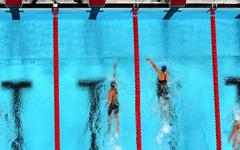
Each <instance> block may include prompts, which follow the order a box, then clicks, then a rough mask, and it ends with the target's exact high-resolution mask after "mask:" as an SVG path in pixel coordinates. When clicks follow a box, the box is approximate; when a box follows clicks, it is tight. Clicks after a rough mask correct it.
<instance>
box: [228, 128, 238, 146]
mask: <svg viewBox="0 0 240 150" xmlns="http://www.w3.org/2000/svg"><path fill="white" fill-rule="evenodd" d="M236 131H237V126H236V125H234V126H233V129H232V132H231V134H230V136H229V137H228V142H229V141H230V140H231V139H232V137H233V135H234V134H235V132H236Z"/></svg>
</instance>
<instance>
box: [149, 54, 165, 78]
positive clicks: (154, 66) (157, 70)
mask: <svg viewBox="0 0 240 150" xmlns="http://www.w3.org/2000/svg"><path fill="white" fill-rule="evenodd" d="M147 61H148V62H150V63H151V64H152V66H153V68H154V69H155V70H156V72H157V73H158V74H161V73H162V71H160V70H159V69H158V67H157V65H156V64H155V63H154V62H153V61H152V60H151V59H150V58H147Z"/></svg>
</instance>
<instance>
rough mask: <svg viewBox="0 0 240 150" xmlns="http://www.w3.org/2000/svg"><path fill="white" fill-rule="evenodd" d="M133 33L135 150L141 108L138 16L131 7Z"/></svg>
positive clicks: (139, 145) (139, 138)
mask: <svg viewBox="0 0 240 150" xmlns="http://www.w3.org/2000/svg"><path fill="white" fill-rule="evenodd" d="M132 13H133V35H134V67H135V116H136V141H137V150H141V149H142V141H141V110H140V106H141V105H140V71H139V70H140V66H139V43H138V41H139V40H138V16H137V9H133V11H132Z"/></svg>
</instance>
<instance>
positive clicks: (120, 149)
mask: <svg viewBox="0 0 240 150" xmlns="http://www.w3.org/2000/svg"><path fill="white" fill-rule="evenodd" d="M114 150H122V148H121V146H119V145H116V146H115V147H114Z"/></svg>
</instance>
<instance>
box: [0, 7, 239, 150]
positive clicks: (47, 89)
mask: <svg viewBox="0 0 240 150" xmlns="http://www.w3.org/2000/svg"><path fill="white" fill-rule="evenodd" d="M164 13H165V12H164V11H163V10H156V9H155V10H150V9H145V10H141V9H140V11H139V15H138V16H139V43H140V69H141V70H140V75H141V115H142V146H143V149H153V150H155V149H160V150H168V149H170V146H169V145H170V144H169V141H171V142H174V141H175V142H174V143H175V144H174V145H175V147H176V149H178V150H192V149H195V150H203V149H204V150H208V149H209V150H212V149H215V148H216V146H215V145H216V144H215V143H216V141H215V122H214V100H213V84H212V60H211V43H210V42H211V39H210V38H211V37H210V20H209V18H210V15H209V13H207V10H203V9H199V10H186V9H185V10H182V11H181V12H179V13H177V14H175V15H174V17H173V18H172V19H171V20H169V21H163V20H162V17H163V16H164ZM216 13H217V14H216V19H217V20H216V26H217V47H218V56H219V57H218V62H219V86H220V89H219V90H220V107H221V108H220V110H221V125H222V126H221V128H222V130H221V133H222V147H223V149H224V150H230V149H231V143H228V142H227V138H228V136H229V134H230V131H231V125H232V123H233V118H232V110H233V108H234V105H235V100H236V99H237V96H236V87H235V86H227V85H225V83H224V78H225V77H227V76H239V75H240V73H239V71H238V66H239V65H240V61H239V55H240V43H239V41H240V36H239V34H240V22H239V20H236V19H234V17H235V16H237V15H238V13H239V11H238V10H230V9H229V10H227V9H224V10H223V9H219V10H218V11H217V12H216ZM88 15H89V14H88V12H86V10H78V9H76V10H61V11H60V14H59V50H60V119H61V120H60V123H61V124H60V125H61V148H62V149H64V150H75V149H83V150H85V149H91V148H92V149H104V150H105V149H106V150H110V149H111V150H112V149H114V150H119V149H122V150H128V149H130V150H132V149H136V142H135V114H134V113H135V110H134V108H135V107H134V100H135V98H134V64H133V63H134V62H133V28H132V14H131V13H130V10H108V9H105V10H104V12H101V13H100V14H99V16H98V19H97V21H92V20H88V19H87V18H88ZM21 17H22V18H21V21H12V20H11V17H10V14H8V13H5V12H4V11H3V10H2V11H0V18H1V19H0V29H1V30H2V31H3V32H1V34H0V44H1V49H0V53H1V55H0V68H1V69H0V81H1V83H3V82H5V81H13V82H17V81H28V82H30V83H31V85H30V86H29V87H28V88H24V89H22V90H21V92H20V93H19V94H18V96H19V97H20V99H21V100H20V102H19V103H21V105H20V106H19V109H20V115H19V116H20V118H21V128H22V131H21V135H22V136H23V143H24V144H23V145H22V147H23V149H31V150H40V149H41V150H42V149H53V148H54V121H53V117H54V116H53V79H52V77H53V69H52V68H53V66H52V49H53V48H52V14H51V12H50V10H34V11H33V10H24V12H23V13H22V14H21ZM147 57H150V58H152V59H153V61H155V62H156V63H157V65H158V66H160V65H162V64H167V66H168V69H169V73H170V83H169V85H170V91H171V92H170V93H171V94H170V95H171V96H170V97H171V101H172V103H173V104H174V107H175V114H176V116H177V117H176V119H175V120H174V126H173V127H172V128H171V127H169V126H164V125H163V123H162V121H161V119H160V111H159V106H158V102H157V96H156V92H155V84H156V83H155V82H156V78H157V74H156V73H155V71H154V69H153V68H152V66H151V65H150V64H149V63H148V62H147V61H146V58H147ZM114 63H117V64H118V67H117V82H118V87H119V102H120V112H119V117H120V137H119V139H118V140H117V139H116V138H115V136H114V126H113V127H112V132H111V133H110V134H109V135H108V134H107V133H106V132H107V108H106V107H105V106H104V104H105V101H106V99H107V93H108V90H109V87H110V82H111V80H112V76H113V68H112V66H113V64H114ZM85 80H87V81H89V82H90V81H101V82H100V85H97V86H96V87H91V86H90V87H89V86H84V87H83V86H79V82H81V81H85ZM96 89H97V91H96ZM12 93H14V90H9V89H6V88H4V87H3V86H2V87H1V89H0V110H1V114H2V115H1V117H0V145H1V149H6V150H7V149H11V144H12V142H13V141H14V139H16V134H17V132H18V131H17V130H16V127H15V123H14V116H13V111H12V107H13V99H14V98H16V96H15V97H14V96H11V94H12ZM15 93H16V91H15ZM91 95H97V96H98V99H97V103H98V104H96V106H97V107H96V108H95V109H94V110H95V111H94V112H92V113H90V112H89V108H90V107H91V106H92V105H94V104H93V101H91V99H90V97H91ZM95 100H96V99H95ZM94 102H96V101H94ZM89 114H92V115H93V116H94V117H93V119H92V121H90V123H89V120H91V119H90V116H89ZM95 134H96V135H95ZM91 144H92V145H91Z"/></svg>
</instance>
